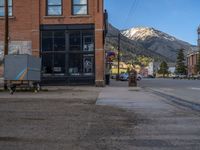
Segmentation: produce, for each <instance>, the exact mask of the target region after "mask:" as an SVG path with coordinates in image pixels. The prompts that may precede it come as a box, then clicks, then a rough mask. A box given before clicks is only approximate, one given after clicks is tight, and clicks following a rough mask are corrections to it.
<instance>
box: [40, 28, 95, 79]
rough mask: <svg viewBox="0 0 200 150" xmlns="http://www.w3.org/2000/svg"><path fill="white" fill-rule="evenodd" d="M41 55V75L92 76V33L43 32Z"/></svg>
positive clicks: (93, 62)
mask: <svg viewBox="0 0 200 150" xmlns="http://www.w3.org/2000/svg"><path fill="white" fill-rule="evenodd" d="M41 55H42V66H43V75H49V74H51V75H52V76H54V75H56V76H71V77H74V76H93V75H94V64H95V61H94V35H93V32H92V31H68V32H66V31H43V32H42V51H41Z"/></svg>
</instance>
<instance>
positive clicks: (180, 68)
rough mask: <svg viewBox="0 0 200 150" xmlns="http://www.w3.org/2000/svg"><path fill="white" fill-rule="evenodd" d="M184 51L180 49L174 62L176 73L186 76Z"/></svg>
mask: <svg viewBox="0 0 200 150" xmlns="http://www.w3.org/2000/svg"><path fill="white" fill-rule="evenodd" d="M186 72H187V70H186V66H185V55H184V49H180V50H179V52H178V56H177V60H176V73H177V74H186Z"/></svg>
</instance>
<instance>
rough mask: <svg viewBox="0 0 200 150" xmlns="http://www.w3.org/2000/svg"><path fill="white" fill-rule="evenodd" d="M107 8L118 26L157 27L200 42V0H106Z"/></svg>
mask: <svg viewBox="0 0 200 150" xmlns="http://www.w3.org/2000/svg"><path fill="white" fill-rule="evenodd" d="M105 9H107V11H108V13H109V21H110V22H111V23H112V24H113V25H114V26H115V27H117V28H119V29H127V28H131V27H138V26H139V27H140V26H142V27H143V26H144V27H154V28H156V29H158V30H161V31H164V32H166V33H169V34H170V35H173V36H175V37H177V38H179V39H181V40H184V41H186V42H189V43H191V44H194V45H196V44H197V28H198V26H199V24H200V0H105Z"/></svg>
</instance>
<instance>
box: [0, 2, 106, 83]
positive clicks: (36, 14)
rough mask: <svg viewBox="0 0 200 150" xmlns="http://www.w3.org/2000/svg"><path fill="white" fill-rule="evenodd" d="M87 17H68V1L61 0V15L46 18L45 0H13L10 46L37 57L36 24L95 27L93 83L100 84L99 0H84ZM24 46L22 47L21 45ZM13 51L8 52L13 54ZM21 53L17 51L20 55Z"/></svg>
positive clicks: (0, 22)
mask: <svg viewBox="0 0 200 150" xmlns="http://www.w3.org/2000/svg"><path fill="white" fill-rule="evenodd" d="M88 5H89V14H88V15H86V16H72V15H71V6H72V4H71V0H63V15H62V16H59V17H50V16H46V0H13V17H10V19H9V22H10V25H9V29H10V34H9V39H10V43H11V47H13V48H15V49H16V47H23V48H26V47H25V46H24V45H27V48H28V49H30V52H29V53H32V54H33V55H36V56H39V53H40V28H39V27H40V25H42V24H91V23H92V24H95V45H96V47H95V49H96V58H97V59H96V81H98V83H101V84H102V85H103V84H104V55H105V54H104V44H103V27H104V22H103V20H104V19H103V10H104V8H103V5H104V4H103V0H88ZM3 36H4V19H3V18H0V41H1V42H0V47H1V49H0V51H1V50H2V47H3V42H2V41H3V39H4V37H3ZM25 43H26V44H25ZM13 48H12V49H11V51H14V50H13ZM22 51H25V50H20V52H22Z"/></svg>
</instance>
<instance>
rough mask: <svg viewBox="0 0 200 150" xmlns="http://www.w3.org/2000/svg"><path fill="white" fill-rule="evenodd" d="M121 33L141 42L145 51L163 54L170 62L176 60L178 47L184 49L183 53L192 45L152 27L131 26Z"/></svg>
mask: <svg viewBox="0 0 200 150" xmlns="http://www.w3.org/2000/svg"><path fill="white" fill-rule="evenodd" d="M122 34H123V35H124V36H125V37H127V38H128V39H130V40H132V41H134V42H137V43H139V44H141V45H142V46H143V47H144V48H145V49H146V50H147V51H153V52H155V53H157V54H160V55H162V56H165V57H167V58H168V60H169V61H171V62H175V61H176V57H177V53H178V50H179V49H181V48H184V49H185V50H186V51H185V53H187V51H188V50H190V49H191V46H192V45H191V44H189V43H187V42H184V41H181V40H179V39H177V38H175V37H173V36H170V35H169V34H166V33H164V32H161V31H159V30H156V29H154V28H147V27H139V28H131V29H128V30H125V31H122Z"/></svg>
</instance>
